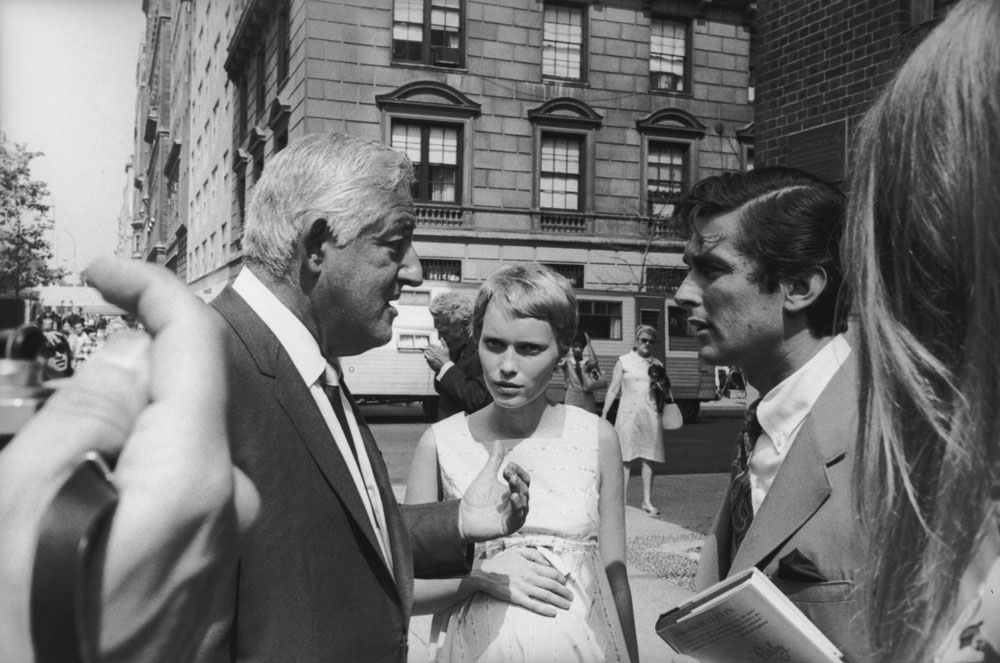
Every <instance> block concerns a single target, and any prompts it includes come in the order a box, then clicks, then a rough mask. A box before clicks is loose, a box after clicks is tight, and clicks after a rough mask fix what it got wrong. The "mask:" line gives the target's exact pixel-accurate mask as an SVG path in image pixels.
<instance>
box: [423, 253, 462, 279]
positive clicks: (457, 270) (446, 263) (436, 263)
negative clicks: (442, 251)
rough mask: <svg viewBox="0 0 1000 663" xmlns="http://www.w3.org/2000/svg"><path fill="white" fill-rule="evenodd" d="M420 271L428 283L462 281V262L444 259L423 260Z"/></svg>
mask: <svg viewBox="0 0 1000 663" xmlns="http://www.w3.org/2000/svg"><path fill="white" fill-rule="evenodd" d="M420 269H422V270H423V272H424V278H425V279H427V280H428V281H461V280H462V261H461V260H444V259H442V258H421V259H420Z"/></svg>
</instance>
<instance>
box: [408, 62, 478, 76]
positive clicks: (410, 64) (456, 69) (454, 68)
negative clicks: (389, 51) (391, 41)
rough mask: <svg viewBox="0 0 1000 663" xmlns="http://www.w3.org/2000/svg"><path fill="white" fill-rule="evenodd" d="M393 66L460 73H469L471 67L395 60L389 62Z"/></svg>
mask: <svg viewBox="0 0 1000 663" xmlns="http://www.w3.org/2000/svg"><path fill="white" fill-rule="evenodd" d="M389 66H391V67H399V68H401V69H422V70H431V71H450V72H458V73H462V74H465V73H468V71H469V69H468V67H466V66H465V65H461V66H451V65H441V64H424V63H422V62H404V61H397V60H393V61H392V62H390V63H389Z"/></svg>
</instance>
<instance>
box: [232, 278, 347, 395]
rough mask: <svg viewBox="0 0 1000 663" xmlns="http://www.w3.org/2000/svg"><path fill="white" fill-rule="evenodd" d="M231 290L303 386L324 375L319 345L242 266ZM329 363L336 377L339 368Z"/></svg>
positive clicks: (293, 315) (311, 383)
mask: <svg viewBox="0 0 1000 663" xmlns="http://www.w3.org/2000/svg"><path fill="white" fill-rule="evenodd" d="M233 290H235V291H236V292H237V294H239V295H240V297H242V298H243V299H244V300H246V303H247V304H248V305H249V306H250V308H252V309H253V310H254V313H256V314H257V315H258V316H260V319H261V320H263V321H264V324H265V325H267V327H268V329H270V330H271V332H273V333H274V335H275V337H277V339H278V342H279V343H281V346H282V347H283V348H284V349H285V352H287V353H288V356H289V358H290V359H291V360H292V364H294V365H295V369H296V370H297V371H298V372H299V374H300V375H301V376H302V380H303V381H304V382H305V383H306V385H307V386H311V385H313V384H314V383H315V382H316V380H318V379H320V378H321V377H323V376H324V374H325V372H326V367H327V361H326V359H324V357H323V353H322V352H320V349H319V343H317V342H316V339H315V338H314V337H313V335H312V334H310V333H309V330H308V329H306V326H305V325H304V324H302V321H301V320H299V319H298V318H297V317H295V314H294V313H292V312H291V311H290V310H288V307H286V306H285V305H284V304H282V303H281V300H280V299H278V298H277V297H276V296H275V295H274V293H273V292H271V291H270V290H269V289H268V287H267V286H266V285H264V284H263V283H261V281H260V279H258V278H257V276H256V275H255V274H254V273H253V272H252V271H250V269H248V268H247V267H243V269H242V270H240V273H239V274H238V275H237V276H236V280H234V281H233ZM330 363H331V364H332V365H333V368H334V369H335V370H337V371H338V375H339V370H340V367H339V365H337V362H336V360H334V361H331V362H330Z"/></svg>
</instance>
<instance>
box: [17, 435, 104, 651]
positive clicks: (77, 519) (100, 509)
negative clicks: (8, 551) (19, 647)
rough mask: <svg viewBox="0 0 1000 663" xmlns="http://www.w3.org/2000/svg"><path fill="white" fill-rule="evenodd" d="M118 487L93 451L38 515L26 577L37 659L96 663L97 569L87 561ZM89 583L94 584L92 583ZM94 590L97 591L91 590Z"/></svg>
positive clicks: (89, 558) (32, 635) (98, 606)
mask: <svg viewBox="0 0 1000 663" xmlns="http://www.w3.org/2000/svg"><path fill="white" fill-rule="evenodd" d="M117 505H118V491H117V490H116V489H115V487H114V484H112V483H111V471H110V469H109V468H108V465H107V463H105V461H104V459H103V458H102V457H101V456H100V454H98V453H97V452H93V451H92V452H89V453H88V454H87V455H86V457H85V458H84V460H83V462H82V463H80V465H79V466H77V468H76V470H74V472H73V474H72V475H70V477H69V479H67V480H66V483H64V484H63V485H62V487H61V488H60V489H59V492H58V493H57V494H56V496H55V498H54V499H53V500H52V504H50V505H49V509H48V511H46V513H45V516H44V518H43V520H42V527H41V533H40V535H39V538H38V549H37V551H36V554H35V568H34V571H33V573H32V578H31V638H32V642H33V643H34V645H35V660H36V661H37V663H96V662H97V660H98V644H99V643H98V639H99V636H100V628H99V625H100V613H101V610H100V606H101V604H100V598H101V597H100V583H99V582H94V580H95V578H91V577H89V574H90V573H97V575H96V578H97V579H99V578H100V573H99V571H98V570H97V569H94V568H93V566H92V564H93V562H94V560H92V557H93V554H94V548H95V545H96V544H97V543H98V542H99V541H100V540H101V539H102V537H103V536H105V535H106V533H107V527H108V525H109V524H110V522H111V516H112V515H113V514H114V511H115V507H116V506H117ZM92 585H93V587H92ZM91 589H93V591H94V592H96V593H97V595H96V596H93V595H90V594H89V592H90V591H91Z"/></svg>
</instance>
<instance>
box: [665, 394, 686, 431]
mask: <svg viewBox="0 0 1000 663" xmlns="http://www.w3.org/2000/svg"><path fill="white" fill-rule="evenodd" d="M668 393H669V392H668ZM660 425H661V426H662V427H663V430H677V429H678V428H680V427H681V426H683V425H684V416H683V415H682V414H681V408H680V406H679V405H677V403H675V402H674V395H673V394H672V393H671V394H670V402H669V403H664V404H663V412H661V413H660Z"/></svg>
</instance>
